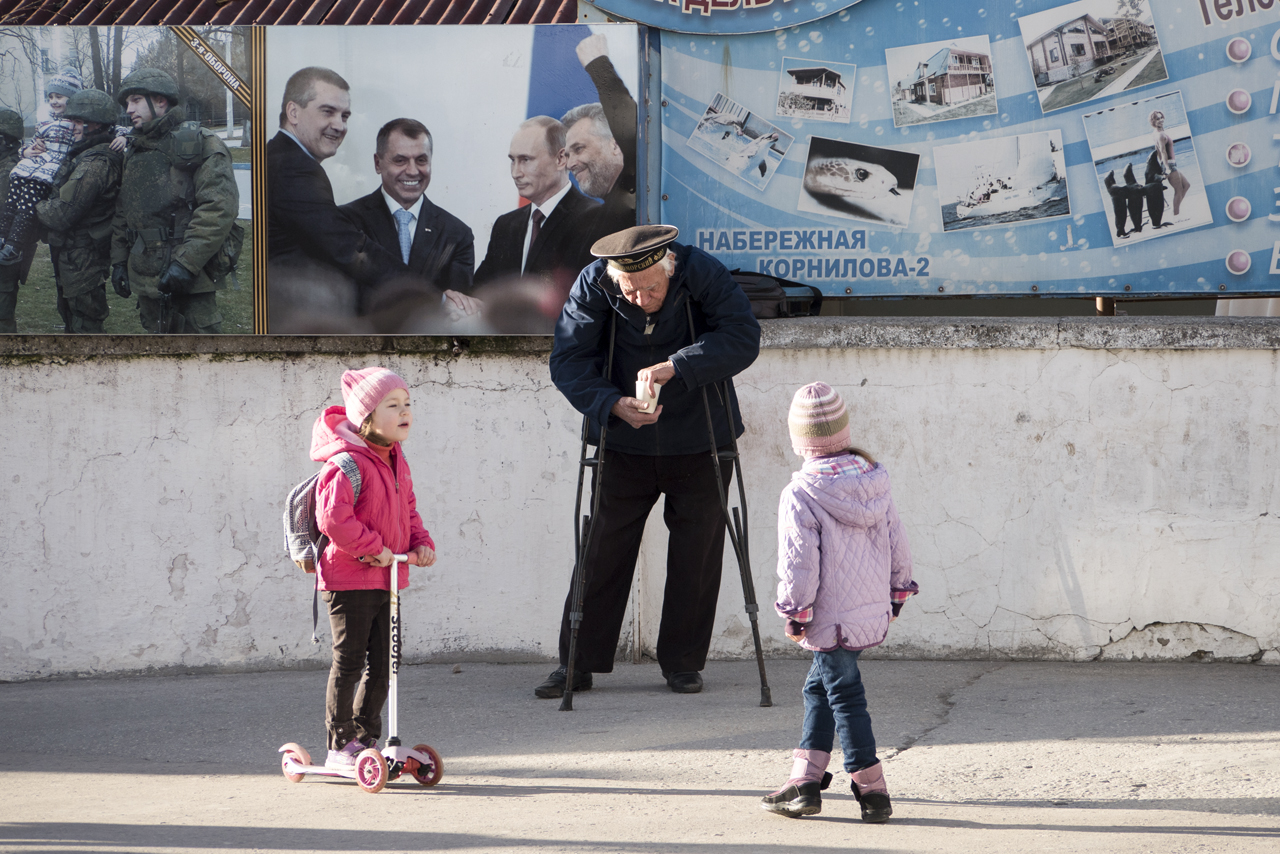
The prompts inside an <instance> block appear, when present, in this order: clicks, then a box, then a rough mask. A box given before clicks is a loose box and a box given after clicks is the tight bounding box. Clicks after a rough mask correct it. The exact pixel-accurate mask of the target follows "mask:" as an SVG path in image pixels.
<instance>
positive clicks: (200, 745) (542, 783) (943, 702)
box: [0, 660, 1280, 854]
mask: <svg viewBox="0 0 1280 854" xmlns="http://www.w3.org/2000/svg"><path fill="white" fill-rule="evenodd" d="M806 668H807V662H804V661H800V660H774V661H770V662H769V663H768V675H769V681H770V685H771V687H772V694H773V700H774V704H773V706H772V707H770V708H761V707H760V706H759V705H758V703H759V697H760V687H759V682H758V676H757V673H756V667H755V664H754V662H713V663H711V664H710V665H709V666H708V667H707V670H706V671H705V673H704V676H705V679H706V689H705V690H704V691H703V693H701V694H696V695H676V694H672V693H671V692H670V691H668V690H667V688H666V686H665V684H664V683H663V682H662V679H661V676H660V674H659V672H658V667H657V665H656V664H644V665H618V668H617V670H616V671H615V672H614V673H613V674H611V675H600V676H597V677H596V681H595V687H594V689H593V690H591V691H589V692H586V693H582V694H580V695H578V696H577V698H576V700H575V703H574V707H575V710H574V711H572V712H560V711H559V705H560V704H559V701H553V700H537V699H535V698H534V697H533V691H532V689H533V686H534V685H535V684H537V683H538V682H539V681H541V679H542V678H543V677H544V676H545V675H546V674H547V672H548V671H549V670H550V669H551V665H548V664H522V665H501V664H462V665H459V666H457V667H451V666H449V665H420V666H413V667H406V668H404V669H403V670H402V672H401V680H400V705H401V712H400V724H401V726H400V730H401V736H402V738H403V740H404V741H405V742H406V743H408V744H410V745H412V744H415V743H418V742H425V743H427V744H430V745H432V746H433V747H435V748H436V749H437V750H438V751H439V752H440V753H441V755H442V756H443V759H444V766H445V771H444V777H443V779H442V780H441V781H440V783H439V784H438V785H436V786H434V787H431V788H425V787H422V786H419V785H417V784H416V783H413V782H401V781H397V782H393V783H391V784H390V785H388V786H387V788H386V789H385V790H384V791H383V792H381V793H379V794H376V795H370V794H366V793H364V792H362V791H360V790H359V789H358V788H357V787H356V785H355V784H354V783H353V782H350V781H346V780H337V781H335V780H332V779H324V778H307V779H306V780H304V781H303V782H301V783H296V784H295V783H290V782H288V781H287V780H286V779H285V778H284V777H283V776H282V774H281V773H280V766H279V755H278V754H277V752H276V751H277V748H279V746H280V745H282V744H284V743H285V742H290V741H293V742H298V743H301V744H302V745H303V746H304V747H307V748H309V749H311V750H312V752H313V754H316V755H318V756H323V750H322V749H321V748H322V747H323V737H324V726H323V700H324V684H325V672H324V671H303V672H298V671H292V672H278V673H255V674H235V675H208V674H205V675H200V674H193V675H167V676H155V677H132V678H104V679H82V680H68V681H50V682H28V683H17V684H2V685H0V720H4V721H7V722H8V725H7V728H6V729H7V733H6V737H5V739H4V741H5V749H4V751H3V752H2V753H0V852H12V851H22V852H42V853H43V852H68V854H70V852H76V854H82V852H99V851H101V852H141V854H153V852H197V854H202V852H208V851H245V852H304V851H318V852H338V851H388V852H402V851H459V852H522V854H523V852H544V851H546V852H551V851H557V852H575V854H576V852H626V854H634V853H635V852H664V854H665V853H666V852H690V854H703V852H767V854H796V852H801V854H825V852H836V851H842V852H843V851H849V850H858V851H873V852H879V851H884V852H926V851H947V852H983V854H986V852H1024V851H1025V852H1031V851H1035V852H1059V851H1089V852H1161V854H1171V852H1174V853H1176V852H1217V851H1223V852H1268V854H1274V852H1276V851H1278V850H1280V667H1266V666H1259V665H1231V664H1210V663H1200V664H1102V663H1091V664H1059V663H1009V662H983V661H964V662H938V661H919V662H913V661H865V662H864V663H863V672H864V679H865V682H866V684H867V693H868V699H869V703H870V707H871V713H872V719H873V724H874V727H875V732H876V737H877V740H878V743H879V745H880V756H881V758H882V759H883V761H884V765H885V776H886V778H887V781H888V784H889V788H890V792H891V793H892V795H893V807H894V816H893V819H892V820H891V821H890V822H889V823H888V824H885V825H868V824H863V823H862V822H861V821H860V819H859V813H858V806H857V804H856V802H855V801H854V799H853V796H852V795H851V794H850V791H849V778H848V776H847V775H846V774H844V773H842V772H841V773H837V774H836V778H835V782H834V783H833V784H832V787H831V788H830V789H829V790H828V791H827V792H826V793H825V794H824V799H823V809H822V812H821V814H819V815H816V816H810V817H806V818H801V819H787V818H782V817H779V816H776V815H771V814H768V813H765V812H764V811H763V810H761V809H760V806H759V799H760V796H761V795H763V794H765V793H766V792H768V791H770V790H771V789H773V788H776V787H777V786H778V785H779V784H781V783H782V782H783V781H784V780H785V778H786V776H787V771H788V770H789V768H790V759H789V757H790V751H791V748H792V747H794V746H795V744H796V741H797V739H798V737H799V732H800V723H801V716H802V706H801V701H800V686H801V684H802V682H803V678H804V673H805V670H806ZM455 670H456V671H458V672H455ZM838 762H839V754H838V753H837V756H836V758H835V760H834V761H833V766H835V765H837V764H838Z"/></svg>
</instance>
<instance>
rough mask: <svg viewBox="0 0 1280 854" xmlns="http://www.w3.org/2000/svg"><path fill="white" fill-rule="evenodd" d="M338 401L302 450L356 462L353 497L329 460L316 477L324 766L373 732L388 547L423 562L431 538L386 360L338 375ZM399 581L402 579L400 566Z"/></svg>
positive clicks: (344, 759)
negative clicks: (324, 622) (325, 618)
mask: <svg viewBox="0 0 1280 854" xmlns="http://www.w3.org/2000/svg"><path fill="white" fill-rule="evenodd" d="M342 400H343V404H344V405H343V406H330V407H329V408H328V409H326V410H325V411H324V413H323V414H321V416H320V417H319V418H318V419H317V420H316V423H315V426H314V427H313V428H312V433H311V458H312V459H313V460H317V461H321V462H326V463H327V462H329V461H330V460H331V459H332V457H333V456H334V455H336V454H338V453H341V452H346V453H348V454H350V455H351V457H352V458H353V459H354V460H355V462H356V465H357V466H358V468H359V470H360V481H361V487H360V497H359V498H358V499H356V498H355V491H354V489H353V486H352V484H351V481H350V480H349V479H348V478H347V476H346V475H345V474H344V473H343V471H342V469H341V468H339V466H338V465H337V464H330V465H326V466H325V467H324V468H322V469H321V472H320V478H319V480H318V481H317V483H316V523H317V527H319V529H320V531H321V533H323V534H325V535H326V536H328V537H329V544H328V546H327V547H326V548H325V550H324V552H323V553H322V554H321V555H320V556H319V558H318V559H317V561H316V572H317V573H318V574H319V578H318V579H317V583H318V585H319V588H320V590H321V595H322V596H323V598H324V601H325V604H327V605H328V607H329V626H330V629H331V630H332V633H333V664H332V666H331V667H330V669H329V684H328V688H327V691H326V693H325V725H326V728H327V729H328V733H329V736H328V748H329V752H328V757H327V759H326V760H325V765H326V766H327V767H330V768H351V767H354V766H355V758H356V755H357V754H359V753H360V751H362V750H366V749H368V748H372V747H375V746H376V744H377V740H378V739H379V738H380V737H381V736H382V707H383V704H385V703H386V700H387V679H388V676H389V673H390V662H391V648H390V646H391V642H390V620H391V594H390V584H389V581H390V574H391V570H389V569H388V568H387V567H388V566H390V564H391V559H392V556H393V555H396V554H407V555H408V556H409V563H411V564H414V565H416V566H431V565H432V564H434V563H435V562H436V553H435V543H434V542H432V540H431V535H430V534H429V533H427V530H426V528H424V527H423V525H422V518H421V517H420V516H419V515H418V510H417V499H416V498H415V497H414V494H413V478H412V476H411V475H410V473H409V463H408V462H407V461H406V460H405V458H404V452H403V451H402V450H401V447H400V443H401V442H403V441H404V440H405V439H407V438H408V436H409V428H410V427H411V426H412V425H413V413H412V411H411V410H410V402H409V387H408V386H407V385H406V384H405V382H404V380H402V379H401V378H400V377H398V376H396V375H395V374H394V373H392V372H391V371H389V370H387V369H386V368H380V367H370V368H365V369H363V370H359V371H347V372H345V373H344V374H343V375H342ZM396 582H397V584H398V585H399V588H398V589H400V588H404V587H406V586H408V584H409V568H408V566H407V565H406V564H403V563H402V564H400V566H399V572H398V578H397V579H396Z"/></svg>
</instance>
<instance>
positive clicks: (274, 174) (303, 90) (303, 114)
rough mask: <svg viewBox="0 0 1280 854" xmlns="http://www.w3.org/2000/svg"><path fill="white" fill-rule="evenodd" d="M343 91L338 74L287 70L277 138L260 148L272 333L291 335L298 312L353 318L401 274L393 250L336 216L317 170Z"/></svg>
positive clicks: (331, 148) (342, 121) (335, 144)
mask: <svg viewBox="0 0 1280 854" xmlns="http://www.w3.org/2000/svg"><path fill="white" fill-rule="evenodd" d="M350 88H351V87H350V86H348V85H347V81H346V80H344V79H343V78H342V77H341V76H340V75H339V74H337V73H336V72H334V71H331V70H329V69H328V68H320V67H317V66H312V67H309V68H303V69H301V70H300V71H296V72H294V74H293V76H292V77H290V78H289V80H288V82H287V83H286V84H285V88H284V98H283V102H282V106H281V108H280V132H279V133H277V134H276V135H275V136H273V137H272V138H271V141H270V142H268V143H267V219H268V224H267V253H268V261H269V262H270V265H271V266H270V273H269V274H270V278H271V283H270V313H271V317H272V320H271V327H272V331H273V332H283V331H291V327H292V324H293V322H294V321H293V320H292V317H296V315H297V313H298V312H310V313H313V314H314V315H320V316H324V317H325V318H326V319H329V320H333V319H338V320H341V319H343V318H349V317H353V316H355V315H356V314H358V313H359V312H360V310H361V308H362V301H363V297H364V296H365V295H366V294H367V292H368V291H369V290H371V289H372V288H374V287H375V286H376V285H378V284H380V283H382V282H383V281H385V280H387V279H388V278H389V277H391V276H394V275H396V274H403V273H407V272H408V268H407V267H406V266H405V264H404V262H403V261H401V259H400V253H399V252H395V253H392V252H389V251H388V250H386V249H385V248H383V247H382V246H381V245H379V244H378V242H377V241H375V240H370V239H369V238H368V237H367V236H366V235H365V233H364V232H363V231H361V230H360V229H359V228H357V227H356V225H355V224H354V223H353V222H351V220H350V219H348V218H347V217H346V216H344V215H343V213H342V212H341V211H340V210H338V205H337V203H336V202H335V201H334V199H333V186H332V185H331V184H330V183H329V176H328V175H327V174H326V173H325V171H324V168H323V167H322V166H321V165H320V163H321V161H324V160H327V159H328V158H330V157H333V156H334V155H335V154H337V153H338V148H339V146H341V145H342V141H343V139H345V138H346V135H347V119H349V118H350V117H351V92H350ZM277 321H279V322H277ZM281 323H283V327H282V326H281Z"/></svg>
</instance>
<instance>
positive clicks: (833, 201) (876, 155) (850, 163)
mask: <svg viewBox="0 0 1280 854" xmlns="http://www.w3.org/2000/svg"><path fill="white" fill-rule="evenodd" d="M919 168H920V155H919V154H915V153H913V152H910V151H898V150H897V149H893V148H878V147H876V146H872V145H859V144H858V143H856V142H845V141H844V140H840V139H828V138H826V137H821V136H811V137H809V156H808V158H807V160H806V161H805V168H804V178H803V180H802V181H801V182H800V199H799V201H798V202H797V204H796V210H799V211H805V212H807V213H817V214H826V215H827V216H838V217H844V218H845V219H857V220H864V221H866V222H876V223H883V224H885V225H888V226H890V227H892V228H906V227H907V222H908V221H909V220H910V219H911V201H912V199H913V198H914V196H915V186H916V172H917V170H918V169H919Z"/></svg>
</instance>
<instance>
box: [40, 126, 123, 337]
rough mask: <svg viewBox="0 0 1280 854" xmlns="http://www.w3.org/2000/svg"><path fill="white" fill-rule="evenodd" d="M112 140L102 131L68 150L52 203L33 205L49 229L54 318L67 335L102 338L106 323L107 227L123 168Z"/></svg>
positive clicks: (112, 135)
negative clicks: (59, 319)
mask: <svg viewBox="0 0 1280 854" xmlns="http://www.w3.org/2000/svg"><path fill="white" fill-rule="evenodd" d="M114 138H115V130H114V128H113V127H112V126H111V125H107V126H106V128H105V129H103V130H101V131H98V132H97V133H94V134H92V135H90V136H86V137H85V138H84V139H83V140H81V141H80V142H77V143H76V144H75V145H73V146H72V148H71V153H70V154H69V156H68V158H67V162H66V163H64V164H63V165H62V167H61V169H60V171H59V173H58V176H57V177H56V178H55V179H54V182H53V187H54V195H53V197H52V198H49V199H47V200H45V201H43V202H39V203H38V204H37V205H36V215H37V216H38V217H40V222H41V223H42V224H44V225H45V226H46V227H47V228H48V229H49V250H50V253H51V254H52V256H53V273H54V277H55V279H56V281H57V283H58V314H60V315H62V320H63V322H64V323H65V324H66V328H67V331H68V332H102V331H103V328H102V321H104V320H106V319H107V290H106V278H107V273H108V271H109V268H110V264H111V221H112V219H114V217H115V212H116V194H117V193H118V192H119V190H120V173H121V170H122V166H123V163H124V153H123V152H119V151H112V150H111V146H110V144H111V140H113V139H114Z"/></svg>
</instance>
